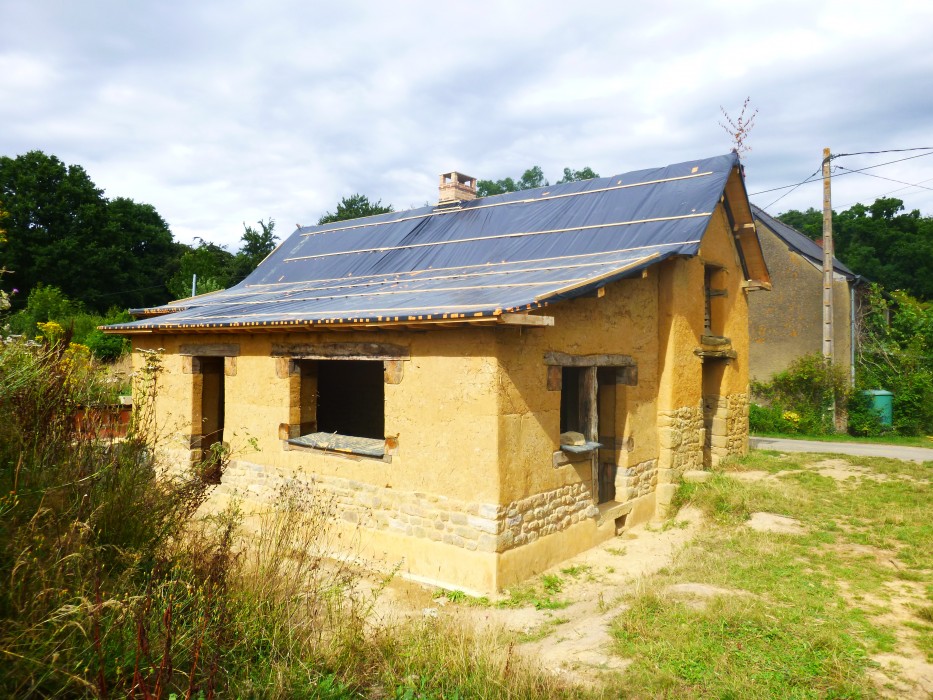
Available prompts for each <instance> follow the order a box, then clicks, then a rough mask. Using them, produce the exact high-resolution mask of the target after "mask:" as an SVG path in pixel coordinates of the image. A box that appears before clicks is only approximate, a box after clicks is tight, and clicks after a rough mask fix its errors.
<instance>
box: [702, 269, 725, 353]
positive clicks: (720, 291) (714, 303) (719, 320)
mask: <svg viewBox="0 0 933 700" xmlns="http://www.w3.org/2000/svg"><path fill="white" fill-rule="evenodd" d="M725 275H726V271H725V269H723V268H722V267H719V266H718V265H707V266H706V267H705V268H704V274H703V301H704V308H703V333H704V334H706V335H716V336H721V335H722V334H723V331H724V328H725V309H724V306H725V304H724V301H725V297H726V295H727V292H726V290H725V289H724V286H725Z"/></svg>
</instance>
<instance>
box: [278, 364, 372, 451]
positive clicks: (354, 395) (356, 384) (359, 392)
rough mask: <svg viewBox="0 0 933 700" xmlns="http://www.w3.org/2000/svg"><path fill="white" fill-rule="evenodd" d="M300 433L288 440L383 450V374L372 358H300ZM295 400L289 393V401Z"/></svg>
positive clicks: (330, 448)
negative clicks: (290, 397) (290, 399)
mask: <svg viewBox="0 0 933 700" xmlns="http://www.w3.org/2000/svg"><path fill="white" fill-rule="evenodd" d="M297 365H298V366H297V374H298V376H299V381H300V387H299V391H298V394H297V397H296V398H297V399H298V402H299V405H298V409H299V410H298V413H299V416H298V419H299V426H298V428H299V429H298V431H297V433H298V435H294V434H293V435H294V436H293V437H292V438H290V439H289V443H290V444H293V445H297V446H301V447H311V448H316V449H321V450H326V451H333V452H345V453H350V454H360V455H365V456H370V457H383V456H384V455H385V377H384V367H383V362H382V361H381V360H380V361H376V360H299V361H297ZM293 396H294V395H293ZM294 400H295V399H294V398H293V401H294Z"/></svg>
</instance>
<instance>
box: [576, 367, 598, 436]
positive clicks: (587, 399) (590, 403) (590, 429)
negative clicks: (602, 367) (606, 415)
mask: <svg viewBox="0 0 933 700" xmlns="http://www.w3.org/2000/svg"><path fill="white" fill-rule="evenodd" d="M580 389H581V391H580V399H581V400H580V404H581V406H582V408H583V416H582V418H583V420H582V425H583V436H584V437H585V438H586V439H587V441H588V442H596V441H597V440H599V402H598V401H597V400H596V390H597V384H596V367H595V366H594V367H584V368H583V380H582V386H581V387H580Z"/></svg>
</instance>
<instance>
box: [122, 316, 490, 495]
mask: <svg viewBox="0 0 933 700" xmlns="http://www.w3.org/2000/svg"><path fill="white" fill-rule="evenodd" d="M493 333H495V331H493V330H487V329H478V328H471V329H465V330H462V331H461V330H447V331H441V332H436V333H408V334H398V333H379V334H375V333H355V332H343V333H333V332H331V333H315V334H309V333H304V334H263V335H259V334H257V335H233V334H217V335H207V334H205V335H191V336H171V335H164V336H161V337H159V336H155V337H146V338H141V339H137V340H135V341H134V343H135V346H136V347H146V348H159V347H161V348H164V350H165V372H164V373H163V375H162V377H161V380H160V387H159V394H158V400H157V419H158V422H159V424H160V426H161V428H162V431H161V432H162V434H163V435H164V438H165V439H164V441H163V443H164V444H166V445H168V446H172V447H175V448H176V449H185V448H186V446H187V444H188V442H189V440H190V437H189V436H190V435H191V434H192V432H195V433H196V432H197V430H193V429H192V417H193V416H194V413H193V403H194V391H193V386H194V384H195V383H196V382H195V381H193V377H192V375H191V374H186V373H185V371H184V363H185V362H186V358H184V357H182V356H180V355H178V354H177V353H178V351H179V347H180V345H181V344H190V343H197V344H202V345H203V344H211V343H223V344H229V343H235V344H238V345H239V353H240V354H239V356H238V357H237V358H236V374H235V375H233V376H227V377H226V378H225V381H226V387H225V391H226V407H225V408H226V410H225V413H226V415H225V429H224V441H225V442H227V443H228V444H229V445H230V448H231V450H232V451H233V454H234V457H242V458H245V459H248V460H249V461H251V462H253V463H256V464H263V465H268V466H271V467H283V468H289V469H292V470H305V471H308V472H313V473H316V474H320V475H322V476H333V477H340V478H347V479H351V480H353V481H358V482H368V483H373V484H378V485H379V486H382V487H385V488H390V489H400V490H403V491H425V492H431V493H440V494H444V495H447V496H449V497H451V498H459V499H463V500H475V501H483V502H490V503H497V502H499V501H500V495H499V481H498V455H497V453H496V450H495V448H494V445H495V435H496V431H497V429H498V405H497V400H496V376H497V372H496V367H497V363H496V360H495V358H494V357H492V356H491V355H490V349H493V348H494V347H495V341H494V337H493V335H492V334H493ZM334 342H337V343H352V342H380V343H394V344H397V345H402V346H404V347H407V348H409V349H410V353H411V360H408V361H404V362H403V365H404V367H403V377H402V380H401V382H400V383H398V384H385V433H386V435H387V436H396V435H397V436H398V452H397V454H395V455H393V456H392V461H391V464H388V463H385V462H383V461H381V460H376V459H369V458H358V459H352V458H347V457H342V456H338V455H333V454H327V453H324V452H305V451H286V450H285V449H283V443H282V441H281V440H280V439H279V426H280V425H281V424H283V423H288V422H289V410H288V409H289V405H288V404H289V380H288V377H287V376H279V374H278V373H277V372H276V362H275V360H274V359H273V358H272V357H270V353H271V351H272V344H273V343H275V344H292V343H294V344H308V343H312V344H313V343H334ZM187 361H188V362H190V359H187ZM250 440H253V441H254V444H255V447H256V448H258V451H257V450H255V449H254V448H253V447H252V446H251V445H250ZM490 444H492V445H493V446H492V447H490Z"/></svg>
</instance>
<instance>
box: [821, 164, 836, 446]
mask: <svg viewBox="0 0 933 700" xmlns="http://www.w3.org/2000/svg"><path fill="white" fill-rule="evenodd" d="M831 159H832V157H831V156H830V153H829V149H828V148H824V149H823V358H824V359H825V361H826V365H827V367H826V368H827V370H829V371H832V368H833V205H832V193H831V191H830V173H829V161H830V160H831ZM832 425H833V428H835V427H836V396H835V393H834V394H833V397H832Z"/></svg>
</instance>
